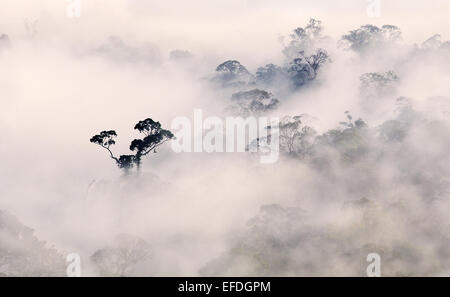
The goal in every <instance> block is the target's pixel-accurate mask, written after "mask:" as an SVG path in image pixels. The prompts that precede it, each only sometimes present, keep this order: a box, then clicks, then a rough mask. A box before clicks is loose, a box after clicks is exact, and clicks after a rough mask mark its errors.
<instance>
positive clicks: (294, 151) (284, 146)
mask: <svg viewBox="0 0 450 297" xmlns="http://www.w3.org/2000/svg"><path fill="white" fill-rule="evenodd" d="M303 116H304V115H300V116H294V117H289V116H286V117H284V118H283V119H282V120H281V121H280V126H279V130H280V149H281V150H282V151H284V152H286V153H287V154H289V155H294V156H301V157H305V156H306V155H307V154H308V153H310V151H311V149H312V146H313V144H314V138H315V135H316V131H315V130H314V129H313V128H311V127H310V126H307V125H304V124H303V122H302V117H303Z"/></svg>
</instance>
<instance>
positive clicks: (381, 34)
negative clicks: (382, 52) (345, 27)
mask: <svg viewBox="0 0 450 297" xmlns="http://www.w3.org/2000/svg"><path fill="white" fill-rule="evenodd" d="M401 38H402V32H401V31H400V28H398V27H396V26H392V25H384V26H382V27H381V28H379V27H377V26H373V25H364V26H361V27H360V28H359V29H356V30H352V31H350V32H349V33H348V34H347V35H343V36H342V38H341V40H340V41H339V45H340V46H341V47H343V48H345V49H351V50H354V51H357V52H364V51H365V50H367V49H368V48H369V47H371V46H376V45H384V44H388V43H392V42H396V41H399V40H400V39H401Z"/></svg>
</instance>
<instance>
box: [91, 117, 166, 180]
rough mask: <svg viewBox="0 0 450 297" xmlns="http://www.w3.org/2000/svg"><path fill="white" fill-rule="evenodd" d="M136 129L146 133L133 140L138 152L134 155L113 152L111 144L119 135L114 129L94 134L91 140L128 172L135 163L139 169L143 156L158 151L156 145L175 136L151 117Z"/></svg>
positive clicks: (133, 148)
mask: <svg viewBox="0 0 450 297" xmlns="http://www.w3.org/2000/svg"><path fill="white" fill-rule="evenodd" d="M134 129H136V130H138V131H139V132H140V133H142V134H144V138H143V139H134V140H133V141H132V142H131V145H130V150H131V151H133V152H136V153H135V154H134V155H121V156H119V157H116V156H115V155H114V154H113V152H112V151H111V146H112V145H114V144H116V141H115V138H116V137H117V133H116V131H114V130H109V131H102V132H100V134H97V135H94V136H93V137H92V138H91V139H90V141H91V142H92V143H94V144H97V145H99V146H101V147H102V148H104V149H106V150H107V151H108V153H109V155H110V157H111V158H112V159H113V160H114V161H115V162H116V164H117V166H118V167H119V168H120V169H122V170H124V171H125V173H128V172H129V171H130V170H131V169H132V168H133V167H134V165H136V168H137V170H138V171H139V169H140V166H141V161H142V157H143V156H146V155H148V153H150V152H151V151H153V152H154V153H156V147H158V146H160V145H161V144H163V143H164V142H166V141H168V140H170V139H172V138H174V135H173V134H172V132H170V131H169V130H165V129H162V127H161V124H160V123H159V122H155V121H153V120H152V119H150V118H147V119H145V120H143V121H139V122H138V123H137V124H136V126H135V127H134Z"/></svg>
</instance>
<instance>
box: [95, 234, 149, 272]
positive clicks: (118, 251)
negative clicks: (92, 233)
mask: <svg viewBox="0 0 450 297" xmlns="http://www.w3.org/2000/svg"><path fill="white" fill-rule="evenodd" d="M150 254H151V247H150V245H149V244H148V243H147V242H146V241H145V240H143V239H141V238H139V237H136V236H132V235H129V234H120V235H118V236H117V237H116V238H115V239H114V243H113V244H112V245H111V246H109V247H105V248H102V249H100V250H98V251H96V252H95V253H94V254H93V255H92V256H91V260H92V262H94V264H95V265H96V266H97V268H98V270H99V272H100V275H101V276H127V275H130V273H132V272H133V268H134V266H135V265H136V264H138V263H140V262H144V261H146V260H148V259H149V258H150Z"/></svg>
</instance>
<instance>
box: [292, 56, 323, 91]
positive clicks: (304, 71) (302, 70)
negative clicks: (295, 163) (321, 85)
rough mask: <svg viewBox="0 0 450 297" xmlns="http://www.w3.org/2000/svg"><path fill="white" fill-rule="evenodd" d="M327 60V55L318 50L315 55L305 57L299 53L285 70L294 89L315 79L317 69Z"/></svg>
mask: <svg viewBox="0 0 450 297" xmlns="http://www.w3.org/2000/svg"><path fill="white" fill-rule="evenodd" d="M327 60H328V53H327V52H326V51H325V50H323V49H318V50H317V51H316V53H315V54H313V55H311V56H309V57H306V56H305V53H304V52H300V53H299V57H298V58H295V59H294V60H293V61H292V62H291V63H290V64H289V68H288V70H287V72H288V74H289V76H290V78H291V80H292V83H293V85H294V87H295V88H299V87H301V86H303V85H305V84H306V83H307V82H308V81H312V80H314V79H315V78H316V76H317V73H318V70H319V68H320V67H321V66H322V65H323V64H325V62H326V61H327Z"/></svg>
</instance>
